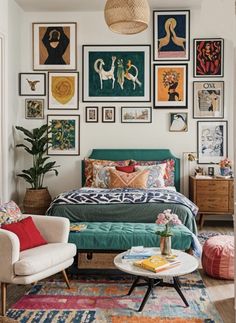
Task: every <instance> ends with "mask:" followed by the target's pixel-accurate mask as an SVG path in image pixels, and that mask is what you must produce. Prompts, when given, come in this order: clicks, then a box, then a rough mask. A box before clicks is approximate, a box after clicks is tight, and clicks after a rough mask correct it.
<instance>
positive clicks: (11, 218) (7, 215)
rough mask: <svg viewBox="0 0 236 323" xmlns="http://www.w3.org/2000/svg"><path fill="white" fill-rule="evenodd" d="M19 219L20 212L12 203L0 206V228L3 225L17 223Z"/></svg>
mask: <svg viewBox="0 0 236 323" xmlns="http://www.w3.org/2000/svg"><path fill="white" fill-rule="evenodd" d="M21 217H22V213H21V210H20V208H19V206H18V205H17V204H16V203H15V202H14V201H10V202H7V203H4V204H1V205H0V227H1V225H3V224H9V223H13V222H17V221H18V220H20V219H21Z"/></svg>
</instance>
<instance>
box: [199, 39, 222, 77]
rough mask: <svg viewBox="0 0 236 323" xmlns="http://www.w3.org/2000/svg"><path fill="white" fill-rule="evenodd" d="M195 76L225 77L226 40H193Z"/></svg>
mask: <svg viewBox="0 0 236 323" xmlns="http://www.w3.org/2000/svg"><path fill="white" fill-rule="evenodd" d="M193 76H194V77H223V76H224V39H222V38H198V39H194V40H193Z"/></svg>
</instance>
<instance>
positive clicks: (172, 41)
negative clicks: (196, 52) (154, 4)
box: [153, 10, 190, 61]
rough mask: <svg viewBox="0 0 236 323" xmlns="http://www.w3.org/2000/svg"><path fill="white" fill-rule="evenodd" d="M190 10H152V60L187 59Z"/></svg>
mask: <svg viewBox="0 0 236 323" xmlns="http://www.w3.org/2000/svg"><path fill="white" fill-rule="evenodd" d="M189 39H190V11H189V10H155V11H153V60H154V61H160V60H164V61H183V60H185V61H186V60H189Z"/></svg>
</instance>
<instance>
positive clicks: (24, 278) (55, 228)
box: [0, 215, 76, 315]
mask: <svg viewBox="0 0 236 323" xmlns="http://www.w3.org/2000/svg"><path fill="white" fill-rule="evenodd" d="M30 216H32V218H33V221H34V223H35V225H36V226H37V228H38V229H39V231H40V233H41V235H42V236H43V237H44V239H45V240H46V241H47V242H48V244H46V245H43V246H39V247H35V248H32V249H27V250H24V251H21V252H20V244H19V239H18V237H17V235H15V234H14V233H12V232H10V231H7V230H3V229H0V282H1V293H2V302H1V305H2V315H5V312H6V292H7V284H10V283H11V284H23V285H27V284H31V283H34V282H36V281H38V280H41V279H44V278H46V277H49V276H51V275H54V274H56V273H58V272H60V271H62V273H63V277H64V279H65V282H66V284H67V287H68V288H70V284H69V280H68V278H67V275H66V271H65V269H66V268H68V267H69V266H71V264H72V263H73V257H74V256H75V254H76V246H75V245H74V244H72V243H68V236H69V230H70V222H69V220H68V219H66V218H61V217H50V216H42V215H41V216H40V215H30Z"/></svg>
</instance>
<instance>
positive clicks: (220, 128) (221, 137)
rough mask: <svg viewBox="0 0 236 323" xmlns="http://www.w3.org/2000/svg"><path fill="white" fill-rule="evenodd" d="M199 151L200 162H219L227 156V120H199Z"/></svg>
mask: <svg viewBox="0 0 236 323" xmlns="http://www.w3.org/2000/svg"><path fill="white" fill-rule="evenodd" d="M197 153H198V163H199V164H210V163H219V162H220V160H221V159H223V158H225V157H227V155H228V123H227V121H198V122H197Z"/></svg>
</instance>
